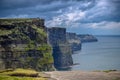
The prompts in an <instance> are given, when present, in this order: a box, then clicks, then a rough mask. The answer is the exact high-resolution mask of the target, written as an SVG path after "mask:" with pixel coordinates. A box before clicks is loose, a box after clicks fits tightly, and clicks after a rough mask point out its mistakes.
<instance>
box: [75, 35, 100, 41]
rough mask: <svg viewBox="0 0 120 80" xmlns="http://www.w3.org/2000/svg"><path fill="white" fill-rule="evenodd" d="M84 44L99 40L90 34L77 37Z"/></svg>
mask: <svg viewBox="0 0 120 80" xmlns="http://www.w3.org/2000/svg"><path fill="white" fill-rule="evenodd" d="M77 36H78V38H79V39H80V40H81V42H82V43H84V42H97V41H98V40H97V38H96V37H94V36H93V35H90V34H79V35H77Z"/></svg>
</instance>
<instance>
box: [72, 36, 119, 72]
mask: <svg viewBox="0 0 120 80" xmlns="http://www.w3.org/2000/svg"><path fill="white" fill-rule="evenodd" d="M97 39H98V42H90V43H83V44H82V49H81V50H80V51H77V52H74V54H73V55H72V57H73V61H74V63H79V64H78V65H74V66H72V70H86V71H94V70H113V69H115V70H120V36H99V37H97Z"/></svg>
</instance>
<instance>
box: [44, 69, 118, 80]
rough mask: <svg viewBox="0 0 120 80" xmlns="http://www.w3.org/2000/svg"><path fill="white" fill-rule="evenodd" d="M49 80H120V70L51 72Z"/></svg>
mask: <svg viewBox="0 0 120 80" xmlns="http://www.w3.org/2000/svg"><path fill="white" fill-rule="evenodd" d="M44 73H45V74H48V75H50V79H48V80H120V70H119V71H116V70H115V71H114V70H109V71H108V70H106V71H99V70H98V71H51V72H44Z"/></svg>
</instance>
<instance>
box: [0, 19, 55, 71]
mask: <svg viewBox="0 0 120 80" xmlns="http://www.w3.org/2000/svg"><path fill="white" fill-rule="evenodd" d="M7 68H32V69H35V70H39V71H42V70H44V71H48V70H53V58H52V49H51V47H50V46H49V45H48V44H47V34H46V32H45V26H44V20H43V19H39V18H27V19H0V69H7Z"/></svg>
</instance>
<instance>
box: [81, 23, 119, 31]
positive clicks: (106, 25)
mask: <svg viewBox="0 0 120 80" xmlns="http://www.w3.org/2000/svg"><path fill="white" fill-rule="evenodd" d="M82 27H86V28H92V29H120V22H113V21H112V22H108V21H102V22H99V23H87V24H82Z"/></svg>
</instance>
